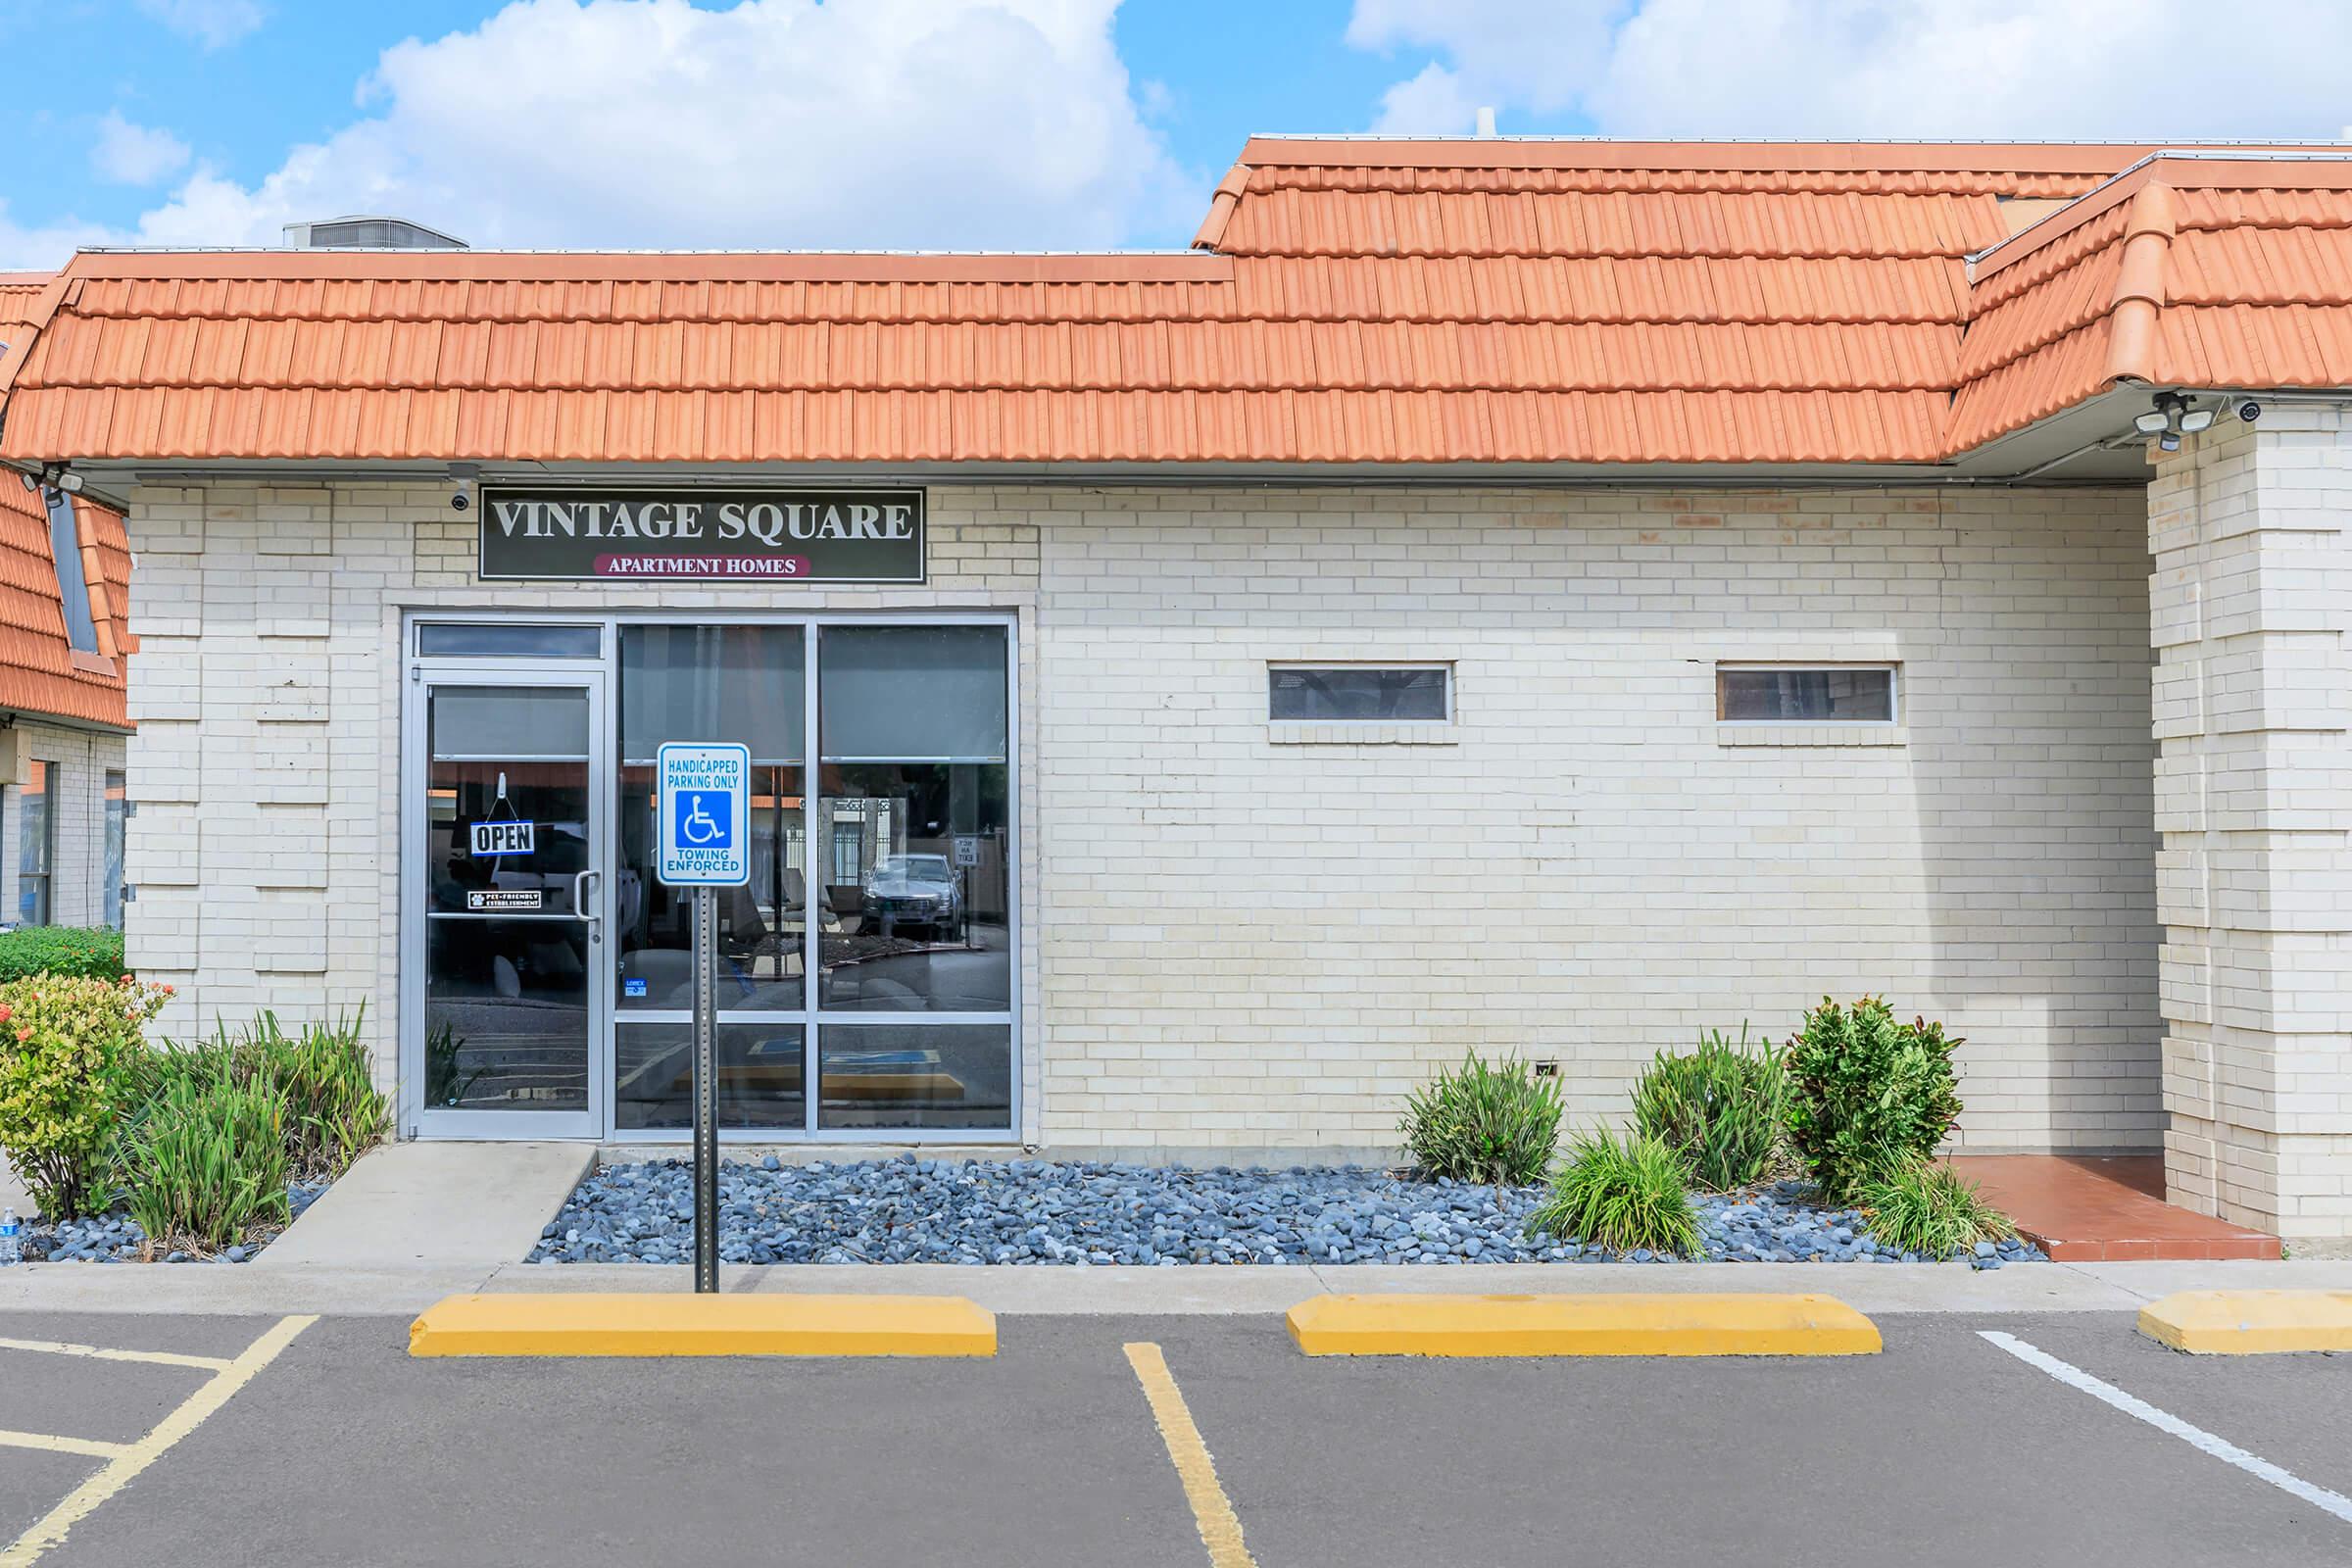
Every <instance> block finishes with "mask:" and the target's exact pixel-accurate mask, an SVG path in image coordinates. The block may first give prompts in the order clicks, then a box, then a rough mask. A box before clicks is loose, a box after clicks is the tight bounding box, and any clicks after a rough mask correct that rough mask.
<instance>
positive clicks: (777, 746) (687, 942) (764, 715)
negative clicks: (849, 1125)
mask: <svg viewBox="0 0 2352 1568" xmlns="http://www.w3.org/2000/svg"><path fill="white" fill-rule="evenodd" d="M801 648H802V634H801V628H800V627H798V626H743V625H737V626H623V627H621V628H620V757H621V766H620V795H619V800H620V847H619V858H618V865H619V871H618V875H617V878H616V881H617V884H618V885H617V886H616V887H615V889H614V901H615V902H614V914H615V920H614V929H615V934H616V937H617V940H618V942H619V944H620V946H619V949H618V952H619V957H620V995H619V996H618V997H617V998H616V999H615V1004H616V1005H618V1006H619V1007H620V1008H622V1009H624V1010H634V1011H646V1010H651V1009H656V1008H684V1007H690V1006H692V1005H694V932H693V925H692V910H693V901H692V897H691V895H690V894H688V893H687V892H685V891H684V890H672V889H669V888H665V887H663V886H662V884H661V883H660V882H659V881H658V880H656V878H655V876H654V857H655V816H654V813H655V806H656V800H655V796H656V781H655V777H654V754H655V753H656V752H657V751H658V750H659V749H660V748H661V746H662V743H663V742H665V741H729V742H734V743H737V744H740V745H743V746H746V747H748V748H750V750H751V754H752V800H751V829H752V847H751V848H752V880H751V884H750V886H748V887H741V888H721V889H719V890H718V892H717V901H718V949H719V953H718V1005H719V1009H720V1011H721V1012H722V1013H723V1012H729V1011H733V1012H774V1011H789V1010H795V1009H798V1008H800V1007H801V1006H803V1005H804V994H803V989H802V983H801V981H802V969H803V959H802V954H803V937H804V930H805V923H806V919H807V912H806V911H807V909H808V906H809V889H808V866H809V855H808V846H807V843H806V835H805V830H804V828H803V825H802V823H803V817H804V810H803V804H802V790H803V785H802V782H801V780H802V776H803V772H804V768H803V765H802V759H801V736H802V732H803V726H802V718H801V715H802V711H803V686H802V673H801V672H802V660H801ZM793 1092H794V1094H795V1095H796V1096H797V1095H798V1094H799V1089H798V1087H797V1086H796V1087H795V1089H794V1091H793ZM646 1125H649V1126H650V1125H654V1124H653V1123H647V1124H646Z"/></svg>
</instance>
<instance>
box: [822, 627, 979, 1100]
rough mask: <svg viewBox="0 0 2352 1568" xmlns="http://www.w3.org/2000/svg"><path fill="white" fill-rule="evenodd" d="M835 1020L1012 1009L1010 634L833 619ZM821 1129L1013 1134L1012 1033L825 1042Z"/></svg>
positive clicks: (831, 934)
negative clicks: (1009, 1122)
mask: <svg viewBox="0 0 2352 1568" xmlns="http://www.w3.org/2000/svg"><path fill="white" fill-rule="evenodd" d="M817 646H818V658H817V679H818V692H819V697H818V711H817V718H818V724H819V729H820V737H821V746H822V748H823V758H822V766H821V769H820V781H821V782H820V788H819V816H818V823H817V832H818V835H819V839H820V843H819V846H818V863H819V864H821V865H823V866H824V867H825V869H826V875H827V878H828V880H827V882H826V884H825V886H824V888H823V890H822V897H823V900H824V906H823V911H822V917H821V919H820V922H819V924H818V928H817V929H818V936H819V941H818V949H819V953H820V964H821V970H822V972H821V977H820V983H819V994H818V1005H819V1006H820V1008H822V1009H823V1010H824V1011H825V1012H826V1013H828V1014H831V1013H856V1014H877V1015H878V1014H906V1013H954V1014H970V1013H1005V1012H1007V1011H1009V1010H1010V1008H1011V1006H1012V940H1011V937H1012V926H1011V908H1012V903H1011V880H1010V867H1009V863H1008V857H1007V853H1006V851H1007V847H1008V845H1009V824H1010V802H1009V799H1008V788H1009V783H1010V771H1009V768H1008V766H1007V761H1006V752H1007V749H1008V745H1009V728H1008V725H1007V722H1006V706H1005V634H1004V631H1003V630H1002V629H1001V628H999V627H995V626H839V627H836V626H828V627H825V628H823V630H822V631H821V632H820V634H819V642H818V645H817ZM819 1041H820V1053H821V1056H822V1060H821V1062H820V1071H821V1074H822V1076H821V1078H820V1089H821V1092H822V1097H823V1098H822V1102H821V1104H820V1106H819V1111H818V1125H819V1126H820V1127H827V1128H839V1127H907V1128H912V1127H1001V1126H1003V1125H1005V1120H1006V1117H1007V1115H1008V1109H1009V1105H1010V1085H1011V1067H1010V1052H1011V1031H1010V1029H1009V1027H1007V1026H1002V1025H990V1026H986V1027H967V1026H964V1025H961V1024H955V1025H951V1024H944V1023H943V1024H926V1025H912V1024H906V1025H897V1026H889V1027H883V1026H858V1027H851V1026H849V1025H848V1024H847V1023H846V1022H828V1023H826V1024H825V1025H824V1027H823V1028H822V1030H821V1031H820V1034H819Z"/></svg>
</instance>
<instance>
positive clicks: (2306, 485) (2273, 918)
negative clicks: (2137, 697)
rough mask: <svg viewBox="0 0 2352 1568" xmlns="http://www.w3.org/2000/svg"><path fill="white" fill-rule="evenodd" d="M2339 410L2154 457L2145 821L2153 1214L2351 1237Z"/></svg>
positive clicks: (2286, 413)
mask: <svg viewBox="0 0 2352 1568" xmlns="http://www.w3.org/2000/svg"><path fill="white" fill-rule="evenodd" d="M2348 526H2352V412H2347V410H2345V409H2338V408H2331V407H2319V406H2313V405H2302V406H2296V405H2277V404H2273V405H2266V406H2265V407H2264V408H2263V410H2262V416H2261V419H2260V421H2259V422H2258V423H2255V424H2246V423H2243V422H2241V421H2240V420H2238V419H2237V418H2235V417H2234V416H2232V415H2228V414H2225V415H2224V416H2223V417H2222V419H2221V421H2220V422H2218V423H2217V424H2216V425H2215V426H2214V427H2213V428H2212V429H2211V430H2210V431H2209V432H2207V433H2206V434H2204V435H2201V436H2191V437H2189V438H2188V440H2187V442H2186V444H2185V445H2184V447H2183V449H2182V450H2181V451H2180V452H2179V453H2177V454H2174V455H2172V456H2170V457H2166V458H2164V459H2162V460H2161V461H2160V463H2159V464H2158V467H2157V477H2156V480H2155V482H2154V483H2153V484H2152V485H2151V486H2150V487H2149V491H2148V537H2149V547H2150V549H2151V551H2152V552H2153V554H2154V556H2155V561H2156V569H2155V576H2154V579H2153V581H2152V585H2151V594H2150V621H2151V628H2152V636H2153V639H2154V643H2155V648H2156V652H2157V658H2158V663H2157V669H2156V675H2155V698H2154V709H2155V732H2156V740H2157V762H2156V826H2157V830H2158V832H2159V833H2160V835H2161V837H2162V848H2161V849H2160V851H2159V853H2158V858H2157V901H2158V913H2159V918H2160V919H2161V920H2162V921H2163V923H2164V927H2165V937H2164V949H2163V953H2162V957H2161V964H2160V991H2161V1005H2162V1010H2163V1016H2164V1025H2165V1039H2164V1103H2165V1108H2166V1109H2167V1110H2168V1111H2169V1112H2170V1122H2171V1126H2170V1130H2169V1131H2168V1132H2167V1134H2166V1138H2165V1145H2166V1167H2167V1174H2168V1177H2169V1179H2170V1182H2171V1189H2172V1196H2173V1198H2174V1199H2175V1201H2179V1202H2182V1203H2185V1204H2187V1205H2189V1206H2191V1207H2194V1208H2198V1209H2202V1210H2205V1211H2206V1212H2209V1213H2217V1214H2220V1215H2222V1216H2224V1217H2225V1218H2228V1219H2231V1220H2235V1221H2238V1222H2240V1223H2243V1224H2248V1225H2255V1226H2259V1227H2261V1228H2263V1229H2265V1230H2270V1231H2274V1232H2276V1233H2277V1234H2278V1235H2281V1236H2284V1237H2288V1238H2290V1239H2291V1238H2297V1237H2310V1238H2320V1237H2342V1236H2346V1235H2352V661H2348V660H2347V657H2346V649H2345V642H2344V634H2345V631H2346V629H2347V628H2348V627H2352V542H2348V540H2347V532H2346V530H2347V527H2348Z"/></svg>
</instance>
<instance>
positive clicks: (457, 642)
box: [417, 621, 603, 659]
mask: <svg viewBox="0 0 2352 1568" xmlns="http://www.w3.org/2000/svg"><path fill="white" fill-rule="evenodd" d="M602 642H603V634H602V633H601V632H599V631H598V630H597V628H596V627H594V626H522V625H516V624H515V623H514V622H512V621H485V622H482V623H481V624H478V625H464V626H459V625H447V624H443V625H434V624H431V623H429V622H428V623H427V624H425V625H422V626H419V627H417V652H418V653H420V654H469V655H474V656H477V657H486V658H493V659H594V658H596V657H597V656H598V655H599V654H600V653H602V652H603V648H602Z"/></svg>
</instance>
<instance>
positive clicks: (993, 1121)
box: [816, 1023, 1012, 1128]
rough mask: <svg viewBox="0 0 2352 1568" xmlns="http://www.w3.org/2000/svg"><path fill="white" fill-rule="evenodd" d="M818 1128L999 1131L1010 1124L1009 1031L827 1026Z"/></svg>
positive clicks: (1003, 1027) (992, 1026)
mask: <svg viewBox="0 0 2352 1568" xmlns="http://www.w3.org/2000/svg"><path fill="white" fill-rule="evenodd" d="M818 1038H819V1042H820V1043H819V1048H818V1049H819V1052H820V1054H821V1056H822V1059H821V1060H820V1061H819V1063H818V1072H819V1074H820V1076H819V1078H818V1084H819V1086H820V1092H821V1096H822V1098H821V1100H820V1103H819V1104H818V1108H817V1121H816V1124H817V1125H818V1126H819V1127H822V1128H842V1127H878V1128H914V1127H972V1128H980V1127H1005V1126H1007V1125H1009V1123H1010V1121H1011V1117H1012V1028H1011V1026H1010V1025H1008V1024H1001V1023H983V1024H945V1023H931V1024H910V1023H889V1024H857V1025H850V1024H838V1023H836V1024H827V1025H826V1026H825V1028H824V1031H823V1033H822V1034H821V1035H820V1036H819V1037H818Z"/></svg>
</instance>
